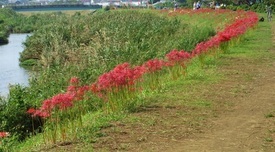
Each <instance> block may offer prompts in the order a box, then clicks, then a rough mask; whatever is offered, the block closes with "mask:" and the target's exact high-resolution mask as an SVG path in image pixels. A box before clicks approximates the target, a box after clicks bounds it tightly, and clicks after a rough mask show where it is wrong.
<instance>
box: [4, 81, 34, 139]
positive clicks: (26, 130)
mask: <svg viewBox="0 0 275 152" xmlns="http://www.w3.org/2000/svg"><path fill="white" fill-rule="evenodd" d="M25 93H26V89H25V88H24V87H21V86H19V85H14V86H12V87H11V89H10V95H9V97H8V101H5V100H4V99H3V98H2V99H1V100H2V103H1V105H0V106H1V108H0V117H1V119H0V120H1V125H0V130H4V131H6V132H10V133H11V134H12V135H13V136H17V138H18V139H19V140H23V139H24V138H25V137H26V136H27V135H29V134H30V133H31V132H32V131H33V127H32V120H31V118H30V116H29V115H28V114H27V113H26V110H27V109H28V108H29V107H31V103H30V102H29V101H27V100H25V98H24V94H25Z"/></svg>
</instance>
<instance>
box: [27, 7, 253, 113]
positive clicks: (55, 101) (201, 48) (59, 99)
mask: <svg viewBox="0 0 275 152" xmlns="http://www.w3.org/2000/svg"><path fill="white" fill-rule="evenodd" d="M205 11H208V10H203V9H202V10H201V12H205ZM178 13H182V12H178ZM257 22H258V16H257V15H256V13H254V12H246V15H243V16H240V18H239V19H237V20H236V21H235V22H234V23H233V24H231V25H229V26H227V27H226V28H225V29H224V30H223V31H221V32H219V33H218V34H217V35H215V36H214V37H212V38H210V39H209V40H208V41H205V42H201V43H199V44H197V45H196V47H195V49H194V50H192V51H191V53H188V52H185V51H184V50H180V51H178V50H172V51H171V52H169V53H168V54H167V55H166V60H161V59H152V60H149V61H147V62H145V63H144V64H143V65H141V66H135V67H131V65H130V64H129V63H123V64H119V65H117V66H116V67H115V68H114V69H113V70H111V71H109V72H106V73H104V74H102V75H101V76H99V78H98V79H97V81H96V82H95V83H93V84H92V85H91V86H83V87H80V86H79V79H78V78H76V77H73V78H71V80H70V86H69V87H68V89H67V92H65V93H61V94H58V95H55V96H54V97H52V98H50V99H47V100H45V101H44V102H43V104H42V106H41V107H40V108H39V109H33V108H30V109H29V110H28V111H27V113H29V114H31V115H32V116H39V117H42V118H47V117H49V116H50V115H51V113H52V111H53V110H54V109H57V110H66V109H68V108H70V107H72V106H73V105H74V103H75V102H76V101H80V100H82V99H83V96H84V95H85V93H86V92H87V91H91V92H93V93H94V94H96V95H98V96H101V97H102V96H103V95H105V94H106V92H108V91H114V90H119V89H120V88H125V87H127V88H128V89H133V87H134V85H135V84H136V83H137V82H139V81H141V78H142V76H143V75H144V74H150V73H154V72H157V71H160V70H162V69H163V68H164V67H168V66H173V65H175V64H179V65H184V63H185V62H186V61H188V60H190V59H191V58H192V57H195V56H198V55H201V54H202V53H205V52H207V51H209V50H210V49H212V48H216V47H219V46H220V45H221V43H224V42H228V41H230V40H231V39H233V38H235V37H237V36H239V35H241V34H243V33H245V32H246V31H247V30H248V29H249V28H251V27H253V26H254V25H255V24H256V23H257ZM131 86H132V87H131ZM102 98H104V97H102Z"/></svg>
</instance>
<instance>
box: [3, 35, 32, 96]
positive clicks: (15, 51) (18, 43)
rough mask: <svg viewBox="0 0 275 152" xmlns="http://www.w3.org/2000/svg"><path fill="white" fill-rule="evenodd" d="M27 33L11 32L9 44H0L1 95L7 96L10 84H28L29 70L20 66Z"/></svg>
mask: <svg viewBox="0 0 275 152" xmlns="http://www.w3.org/2000/svg"><path fill="white" fill-rule="evenodd" d="M26 38H27V34H11V35H10V37H9V43H8V44H7V45H0V95H1V96H7V95H8V93H9V86H10V85H14V84H21V85H24V86H27V85H28V77H29V75H28V72H27V71H26V70H25V69H23V68H21V67H20V66H19V53H20V52H22V51H23V49H24V47H23V45H22V42H24V41H25V40H26Z"/></svg>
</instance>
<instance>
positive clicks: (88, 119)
mask: <svg viewBox="0 0 275 152" xmlns="http://www.w3.org/2000/svg"><path fill="white" fill-rule="evenodd" d="M193 18H194V17H193ZM201 21H202V22H201V23H203V21H205V18H204V20H201ZM193 62H194V63H192V64H191V65H190V67H189V66H188V70H187V71H188V72H187V76H186V77H185V78H188V77H189V79H191V80H192V79H193V77H194V78H195V80H196V79H204V78H205V75H204V74H203V72H202V71H201V70H202V69H203V68H202V69H201V65H200V64H196V62H197V63H198V61H196V60H195V61H193ZM192 65H193V66H192ZM189 69H192V70H189ZM192 71H193V72H192ZM197 72H198V73H197ZM192 73H193V74H192ZM185 78H184V79H185ZM166 79H167V78H166ZM187 80H188V79H187ZM176 82H177V81H176ZM184 82H185V83H186V82H188V81H184ZM191 82H192V81H191ZM173 83H174V82H173ZM163 86H169V83H168V84H163ZM163 88H166V87H163ZM168 88H169V87H168ZM165 90H166V89H164V90H163V89H161V90H160V91H161V92H162V91H164V92H165ZM157 92H158V91H157ZM150 94H151V93H150ZM150 94H147V95H146V98H147V97H148V96H150ZM139 100H146V99H145V98H143V97H142V98H140V99H139ZM144 102H145V101H142V103H144ZM207 105H208V104H207ZM134 109H135V108H134ZM105 114H106V113H102V112H101V111H99V112H96V113H93V114H88V115H85V116H84V117H83V126H84V127H83V128H81V129H80V128H79V132H77V137H78V138H79V139H82V140H87V139H88V141H87V142H91V141H94V139H93V138H90V137H96V135H95V133H96V131H97V130H98V129H100V127H99V126H101V127H102V126H105V125H107V126H108V122H109V121H110V120H116V119H118V118H119V119H121V118H123V117H125V114H114V115H112V116H110V115H105ZM98 117H100V118H101V119H100V120H96V121H95V119H96V118H98ZM91 118H92V119H91ZM106 120H107V121H106ZM91 121H92V122H93V123H92V124H93V126H91V125H90V122H91ZM94 121H95V122H94ZM94 125H95V126H97V127H95V126H94ZM82 129H83V130H82ZM68 130H69V129H68ZM89 131H91V132H90V133H91V134H87V133H88V132H89ZM46 134H47V133H45V134H43V135H46ZM43 135H39V136H37V137H34V138H33V139H36V141H41V140H42V139H43V137H42V136H43ZM86 137H89V138H86ZM37 138H39V139H40V140H39V139H37ZM30 141H32V140H29V142H26V144H25V145H24V147H25V148H26V147H28V146H27V145H28V144H27V143H31V145H32V146H33V145H36V146H37V145H40V144H42V143H43V141H41V143H37V144H34V142H33V141H32V142H30ZM29 146H30V145H29ZM19 147H20V146H19ZM19 147H18V148H19ZM21 148H22V147H21ZM21 148H20V149H21ZM25 148H22V149H25ZM28 148H29V149H31V148H30V147H28ZM28 148H27V149H28ZM25 150H26V149H25ZM23 151H24V150H23Z"/></svg>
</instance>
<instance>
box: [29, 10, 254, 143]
mask: <svg viewBox="0 0 275 152" xmlns="http://www.w3.org/2000/svg"><path fill="white" fill-rule="evenodd" d="M243 13H244V14H245V12H243ZM248 15H249V16H250V17H248ZM256 22H257V16H255V14H253V13H247V16H245V15H244V16H242V17H240V18H239V19H237V20H235V22H234V23H231V25H230V26H228V27H226V29H225V30H224V31H220V32H218V34H216V35H215V36H214V37H211V38H210V39H208V40H206V41H204V42H201V43H198V44H197V45H195V47H194V49H193V50H191V51H189V53H188V52H187V51H178V50H176V49H175V50H172V51H171V52H168V53H167V54H166V55H164V56H166V58H165V57H163V59H156V57H158V56H156V57H155V59H154V58H153V59H150V60H148V61H145V62H144V63H142V64H140V65H136V66H135V67H133V66H131V65H130V64H129V63H123V64H118V65H117V66H116V67H115V68H114V69H113V70H111V71H110V72H106V73H104V74H102V75H101V76H99V77H98V79H97V81H95V83H92V84H90V85H81V83H80V81H79V79H78V78H76V77H73V78H72V79H71V81H70V84H71V85H70V86H69V87H68V88H67V90H66V91H64V93H60V94H57V95H54V96H53V97H52V98H48V99H47V100H45V101H44V102H43V105H42V106H41V107H40V108H38V109H29V110H28V113H29V114H31V115H32V116H33V118H35V117H36V116H39V117H42V118H43V120H44V121H45V120H46V121H45V122H44V123H45V125H44V133H43V134H42V135H43V138H44V140H43V141H44V142H45V143H47V144H57V143H59V142H60V141H61V142H63V143H65V142H68V141H69V142H73V141H75V140H76V138H79V137H77V131H79V130H81V128H82V125H83V122H82V116H83V115H84V114H85V113H89V112H91V111H102V110H103V111H105V113H106V112H107V113H109V114H111V113H113V112H117V111H121V110H123V111H125V110H126V111H127V110H129V109H134V108H135V107H136V106H139V105H142V104H143V103H142V102H140V101H142V100H137V99H141V98H144V97H146V95H147V94H150V93H152V92H154V91H157V90H158V89H159V88H161V87H163V86H164V85H163V84H165V82H166V81H168V80H170V81H171V80H173V79H177V77H180V76H182V75H183V74H184V73H185V66H186V64H187V63H186V62H189V61H190V60H191V58H197V57H199V58H200V59H202V60H201V61H202V63H203V56H205V55H207V54H208V53H206V52H211V53H213V52H215V53H217V52H216V51H217V50H221V48H220V47H219V46H220V44H221V43H222V44H223V46H228V45H225V44H226V43H228V41H229V40H231V39H234V38H235V39H236V40H238V39H237V37H238V36H239V35H241V34H243V33H244V32H245V31H246V30H247V29H248V28H250V27H252V26H254V24H255V23H256ZM223 48H225V47H223ZM210 50H212V51H210ZM169 71H170V72H169ZM167 73H169V74H167ZM165 75H166V76H165ZM80 111H81V112H80ZM44 118H45V119H44Z"/></svg>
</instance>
